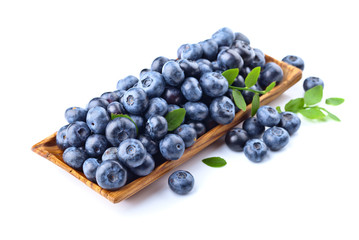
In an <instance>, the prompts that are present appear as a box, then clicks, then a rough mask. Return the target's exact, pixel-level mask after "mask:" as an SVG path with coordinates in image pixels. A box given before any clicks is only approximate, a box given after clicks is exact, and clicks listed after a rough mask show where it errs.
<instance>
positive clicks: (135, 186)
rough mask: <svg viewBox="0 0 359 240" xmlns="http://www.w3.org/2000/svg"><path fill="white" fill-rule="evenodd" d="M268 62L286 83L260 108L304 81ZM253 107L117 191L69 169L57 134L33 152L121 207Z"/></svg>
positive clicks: (292, 69)
mask: <svg viewBox="0 0 359 240" xmlns="http://www.w3.org/2000/svg"><path fill="white" fill-rule="evenodd" d="M266 61H267V62H275V63H277V64H278V65H279V66H280V67H281V68H282V69H283V73H284V77H283V81H282V82H281V83H280V84H278V86H276V87H274V88H273V89H272V90H271V91H270V92H268V93H266V94H264V95H262V96H261V97H260V103H261V105H265V104H268V103H269V102H271V101H272V100H274V99H276V98H277V97H278V96H280V95H281V94H282V93H283V92H284V91H286V90H287V89H289V88H290V87H291V86H293V85H294V84H295V83H297V82H298V81H299V80H300V79H301V78H302V71H301V70H300V69H298V68H296V67H293V66H291V65H288V64H286V63H284V62H281V61H278V60H276V59H274V58H272V57H270V56H268V55H266ZM251 107H252V105H251V104H249V105H248V106H247V108H246V111H239V112H238V113H237V114H236V116H235V118H234V120H233V121H232V122H231V123H230V124H227V125H218V126H216V127H214V128H213V129H211V130H210V131H208V132H207V133H205V134H204V135H203V136H201V137H200V138H198V139H197V141H196V142H195V143H194V145H192V146H191V147H190V148H187V149H186V150H185V152H184V154H183V156H182V157H181V158H180V159H178V160H175V161H165V162H164V163H162V164H161V165H159V166H157V167H156V168H155V169H154V170H153V171H152V172H151V173H150V174H149V175H147V176H145V177H140V178H137V179H136V180H134V181H132V182H130V183H128V184H127V185H125V186H123V187H122V188H120V189H119V190H117V191H108V190H105V189H103V188H101V187H100V186H99V185H97V184H96V183H93V182H91V181H89V180H87V178H86V177H85V175H84V174H83V173H82V172H79V171H77V170H75V169H73V168H71V167H70V166H68V165H67V164H66V163H65V162H64V161H63V159H62V153H63V151H62V150H61V149H59V148H58V147H57V146H56V132H55V133H53V134H52V135H50V136H49V137H47V138H45V139H44V140H42V141H40V142H39V143H36V144H35V145H34V146H33V147H32V151H34V152H35V153H37V154H39V155H40V156H42V157H44V158H47V159H48V160H50V161H51V162H53V163H54V164H56V165H58V166H59V167H61V168H63V169H64V170H66V171H67V172H69V173H70V174H72V175H73V176H75V177H76V178H78V179H79V180H80V181H82V182H83V183H85V184H86V185H87V186H89V187H90V188H92V189H93V190H94V191H96V192H98V193H99V194H101V195H102V196H104V197H105V198H107V199H108V200H109V201H111V202H112V203H118V202H120V201H122V200H124V199H127V198H129V197H130V196H132V195H133V194H135V193H136V192H138V191H140V190H141V189H143V188H145V187H147V186H148V185H150V184H151V183H153V182H154V181H156V180H157V179H158V178H160V177H161V176H163V175H164V174H166V173H168V172H169V171H171V170H173V169H174V168H176V167H178V166H180V165H181V164H183V163H184V162H186V161H188V160H190V159H191V158H192V157H193V156H194V155H196V154H197V153H198V152H200V151H201V150H203V149H204V148H206V147H207V146H208V145H210V144H211V143H213V142H215V141H216V140H217V139H219V138H220V137H221V136H223V135H224V134H225V133H226V132H227V131H228V130H230V129H232V128H233V127H235V126H236V125H238V124H239V123H240V122H242V121H243V120H245V119H246V118H248V117H249V116H250V113H251Z"/></svg>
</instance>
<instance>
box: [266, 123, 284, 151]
mask: <svg viewBox="0 0 359 240" xmlns="http://www.w3.org/2000/svg"><path fill="white" fill-rule="evenodd" d="M263 141H264V142H265V144H266V145H267V146H268V148H269V149H270V150H272V151H277V150H279V149H282V148H283V147H284V146H285V145H287V144H288V142H289V133H288V132H287V130H285V129H284V128H281V127H277V126H274V127H271V128H268V129H267V130H266V131H265V132H264V134H263Z"/></svg>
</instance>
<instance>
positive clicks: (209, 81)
mask: <svg viewBox="0 0 359 240" xmlns="http://www.w3.org/2000/svg"><path fill="white" fill-rule="evenodd" d="M199 84H200V85H201V88H202V91H203V92H204V93H205V94H206V95H208V96H210V97H220V96H223V95H224V94H225V93H226V92H227V90H228V81H227V79H226V78H225V77H223V76H222V74H220V73H217V72H209V73H205V74H203V75H202V77H201V78H200V80H199Z"/></svg>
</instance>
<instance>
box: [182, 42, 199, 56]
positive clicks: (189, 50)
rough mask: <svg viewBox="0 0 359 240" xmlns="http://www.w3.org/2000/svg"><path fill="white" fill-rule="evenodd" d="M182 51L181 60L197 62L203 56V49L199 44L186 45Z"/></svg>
mask: <svg viewBox="0 0 359 240" xmlns="http://www.w3.org/2000/svg"><path fill="white" fill-rule="evenodd" d="M181 50H182V51H181V57H180V58H181V59H188V60H197V59H200V58H201V57H202V55H203V49H202V46H201V45H200V44H199V43H194V44H185V45H184V47H182V49H181Z"/></svg>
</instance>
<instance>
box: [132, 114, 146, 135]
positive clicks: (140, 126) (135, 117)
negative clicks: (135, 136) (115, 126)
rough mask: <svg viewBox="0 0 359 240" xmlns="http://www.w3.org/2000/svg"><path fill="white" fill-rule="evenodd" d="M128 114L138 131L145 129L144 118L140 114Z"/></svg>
mask: <svg viewBox="0 0 359 240" xmlns="http://www.w3.org/2000/svg"><path fill="white" fill-rule="evenodd" d="M129 116H130V118H131V119H132V120H133V121H134V122H135V124H136V126H137V129H138V133H142V132H143V131H144V129H145V119H144V118H143V117H142V116H141V115H134V114H130V115H129Z"/></svg>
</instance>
